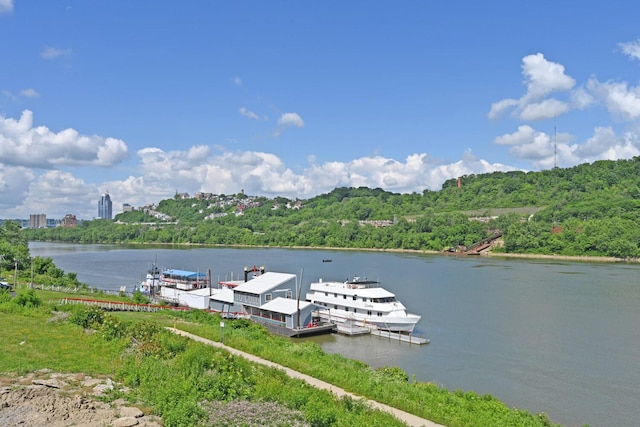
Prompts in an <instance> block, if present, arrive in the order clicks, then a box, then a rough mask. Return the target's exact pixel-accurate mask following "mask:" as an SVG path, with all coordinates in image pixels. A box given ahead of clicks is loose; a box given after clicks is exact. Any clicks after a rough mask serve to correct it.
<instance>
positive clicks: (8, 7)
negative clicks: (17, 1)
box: [0, 0, 13, 13]
mask: <svg viewBox="0 0 640 427" xmlns="http://www.w3.org/2000/svg"><path fill="white" fill-rule="evenodd" d="M9 12H13V0H0V13H9Z"/></svg>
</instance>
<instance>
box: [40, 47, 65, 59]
mask: <svg viewBox="0 0 640 427" xmlns="http://www.w3.org/2000/svg"><path fill="white" fill-rule="evenodd" d="M71 53H72V52H71V49H58V48H55V47H51V46H45V47H44V48H43V49H42V51H41V52H40V56H41V57H42V58H44V59H55V58H58V57H60V56H69V55H71Z"/></svg>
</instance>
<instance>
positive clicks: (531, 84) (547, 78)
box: [487, 53, 586, 121]
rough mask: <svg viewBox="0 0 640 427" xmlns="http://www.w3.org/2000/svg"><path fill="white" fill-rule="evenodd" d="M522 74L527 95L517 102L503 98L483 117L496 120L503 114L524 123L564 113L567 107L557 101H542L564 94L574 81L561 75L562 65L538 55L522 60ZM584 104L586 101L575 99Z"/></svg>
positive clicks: (562, 73) (568, 107) (565, 75)
mask: <svg viewBox="0 0 640 427" xmlns="http://www.w3.org/2000/svg"><path fill="white" fill-rule="evenodd" d="M522 75H523V77H524V83H525V85H526V87H527V92H526V93H525V94H524V95H523V96H522V97H521V98H520V99H513V98H505V99H502V100H500V101H497V102H494V103H492V104H491V109H490V110H489V113H488V114H487V115H488V117H489V118H490V119H496V118H498V117H500V116H501V115H502V114H504V113H505V112H507V111H511V112H512V115H513V116H514V117H516V118H519V119H521V120H526V121H534V120H543V119H548V118H550V117H555V116H557V115H559V114H562V113H566V112H567V111H569V110H570V105H569V104H567V103H566V102H564V101H560V100H558V99H554V98H551V99H545V98H546V97H547V96H548V95H550V94H551V93H554V92H568V91H571V90H572V89H573V87H574V86H575V84H576V82H575V80H574V79H573V78H572V77H570V76H568V75H567V74H566V73H565V69H564V66H563V65H561V64H558V63H555V62H551V61H549V60H547V59H546V58H545V57H544V55H543V54H542V53H536V54H535V55H527V56H525V57H524V58H522ZM577 100H578V101H583V102H582V104H583V105H584V104H585V101H586V98H584V97H582V98H577Z"/></svg>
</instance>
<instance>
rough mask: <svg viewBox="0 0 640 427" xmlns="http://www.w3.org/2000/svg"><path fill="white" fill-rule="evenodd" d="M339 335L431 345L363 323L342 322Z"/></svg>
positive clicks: (417, 338)
mask: <svg viewBox="0 0 640 427" xmlns="http://www.w3.org/2000/svg"><path fill="white" fill-rule="evenodd" d="M338 333H339V334H343V335H349V336H354V335H367V334H369V335H374V336H377V337H380V338H387V339H388V340H389V341H399V342H406V343H409V344H418V345H422V344H429V342H430V340H429V339H427V338H423V337H416V336H415V335H411V334H401V333H398V332H390V331H384V330H382V329H379V328H377V327H376V326H374V325H367V324H366V323H363V324H362V325H356V324H355V323H354V322H350V321H347V322H341V323H338Z"/></svg>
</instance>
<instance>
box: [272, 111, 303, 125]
mask: <svg viewBox="0 0 640 427" xmlns="http://www.w3.org/2000/svg"><path fill="white" fill-rule="evenodd" d="M278 125H280V126H282V127H297V128H301V127H303V126H304V122H303V121H302V117H300V116H299V115H298V114H296V113H284V114H283V115H281V116H280V118H279V119H278Z"/></svg>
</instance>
